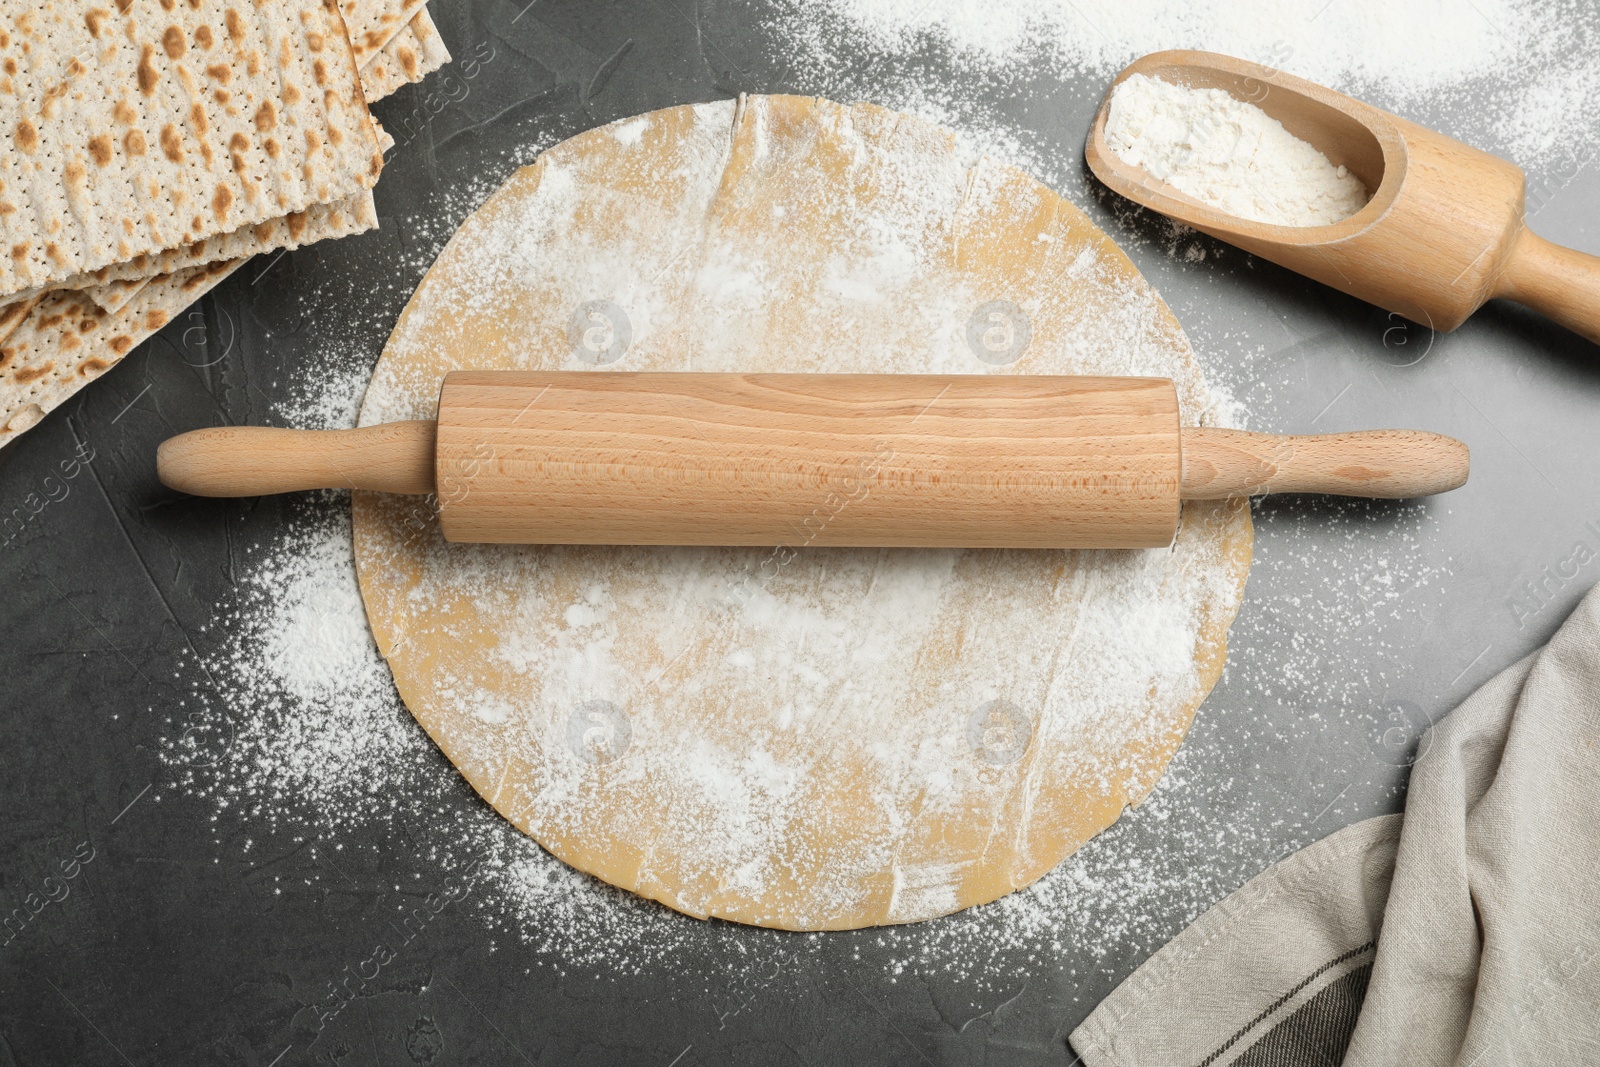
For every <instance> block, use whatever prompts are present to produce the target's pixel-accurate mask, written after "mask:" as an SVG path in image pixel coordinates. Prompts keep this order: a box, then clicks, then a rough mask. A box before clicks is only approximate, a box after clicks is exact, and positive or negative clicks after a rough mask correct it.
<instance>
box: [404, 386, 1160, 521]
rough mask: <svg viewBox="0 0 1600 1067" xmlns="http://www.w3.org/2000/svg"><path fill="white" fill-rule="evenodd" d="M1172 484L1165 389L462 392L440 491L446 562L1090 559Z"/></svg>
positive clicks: (449, 422) (445, 440) (447, 422)
mask: <svg viewBox="0 0 1600 1067" xmlns="http://www.w3.org/2000/svg"><path fill="white" fill-rule="evenodd" d="M1181 464H1182V457H1181V455H1180V452H1179V438H1178V401H1177V394H1176V391H1175V390H1174V388H1173V386H1172V383H1171V382H1169V381H1167V380H1165V379H1155V378H1089V377H1065V376H1043V375H1033V376H1027V375H1017V376H984V375H888V374H748V375H741V374H670V373H667V374H650V373H638V374H616V373H610V374H563V373H560V372H549V373H527V374H504V373H478V372H459V373H456V374H452V375H450V376H449V377H448V378H447V379H446V380H445V384H444V389H443V391H442V393H441V394H440V402H439V430H438V459H437V472H436V473H437V479H438V486H439V490H438V491H439V503H440V523H441V525H442V526H443V529H444V534H445V536H446V537H447V538H449V539H450V540H453V541H498V542H531V543H539V544H631V545H765V546H772V545H790V546H802V545H805V546H824V545H834V546H885V545H887V546H903V547H936V546H947V547H968V548H990V547H993V548H1062V547H1067V548H1078V547H1085V548H1086V547H1104V546H1116V547H1151V546H1159V545H1165V544H1167V543H1169V542H1170V541H1171V540H1172V536H1173V533H1174V531H1175V530H1176V528H1177V522H1178V483H1179V478H1180V475H1181Z"/></svg>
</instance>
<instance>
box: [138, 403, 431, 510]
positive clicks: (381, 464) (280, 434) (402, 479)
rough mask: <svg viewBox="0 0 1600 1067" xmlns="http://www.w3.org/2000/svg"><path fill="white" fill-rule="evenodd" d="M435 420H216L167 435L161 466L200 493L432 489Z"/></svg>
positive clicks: (175, 485) (166, 478)
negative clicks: (307, 423) (301, 425)
mask: <svg viewBox="0 0 1600 1067" xmlns="http://www.w3.org/2000/svg"><path fill="white" fill-rule="evenodd" d="M433 453H434V424H433V423H432V422H421V421H418V422H386V423H384V424H382V425H381V426H367V427H363V428H361V429H358V430H283V429H277V428H274V427H270V426H215V427H212V428H210V429H206V430H191V431H189V432H188V433H184V434H179V435H178V436H177V437H172V438H168V439H167V440H165V441H163V442H161V446H160V447H159V448H158V449H156V473H157V474H158V475H159V476H160V478H161V484H162V485H165V486H166V487H167V488H169V489H176V490H178V491H179V492H182V493H191V494H193V495H195V496H264V495H266V494H269V493H295V492H299V491H301V490H304V489H370V490H374V491H376V492H379V493H410V494H425V493H431V492H433V458H434V457H433Z"/></svg>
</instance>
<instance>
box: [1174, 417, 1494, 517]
mask: <svg viewBox="0 0 1600 1067" xmlns="http://www.w3.org/2000/svg"><path fill="white" fill-rule="evenodd" d="M1467 468H1468V456H1467V446H1466V445H1464V444H1462V443H1461V442H1460V441H1457V440H1456V439H1455V438H1453V437H1445V436H1443V435H1442V434H1436V433H1424V432H1422V431H1420V430H1358V431H1356V432H1354V433H1328V434H1315V435H1309V436H1284V435H1278V434H1267V433H1250V432H1248V431H1245V430H1218V429H1207V428H1200V429H1195V428H1189V429H1185V430H1184V431H1183V489H1182V492H1183V498H1184V499H1185V500H1223V499H1226V498H1228V497H1235V496H1259V495H1261V494H1263V493H1331V494H1333V495H1335V496H1367V497H1381V498H1387V499H1406V498H1409V497H1417V496H1432V495H1433V494H1434V493H1444V492H1449V491H1450V490H1451V489H1456V488H1459V487H1460V486H1462V485H1464V484H1465V483H1466V480H1467Z"/></svg>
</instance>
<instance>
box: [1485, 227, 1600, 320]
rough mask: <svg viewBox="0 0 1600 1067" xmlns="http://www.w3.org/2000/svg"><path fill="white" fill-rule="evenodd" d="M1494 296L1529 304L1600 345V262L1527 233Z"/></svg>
mask: <svg viewBox="0 0 1600 1067" xmlns="http://www.w3.org/2000/svg"><path fill="white" fill-rule="evenodd" d="M1494 295H1495V296H1503V297H1506V298H1508V299H1511V300H1515V301H1516V302H1517V303H1519V304H1526V305H1528V306H1529V307H1531V308H1533V309H1534V310H1535V311H1538V312H1542V313H1543V314H1545V315H1548V316H1549V317H1550V318H1552V319H1554V320H1555V321H1556V322H1559V323H1560V324H1561V325H1563V326H1565V327H1566V328H1567V329H1569V330H1571V331H1572V332H1573V333H1575V334H1578V335H1579V336H1580V337H1586V338H1588V339H1589V340H1591V341H1594V342H1595V343H1596V344H1600V256H1591V255H1589V254H1588V253H1585V252H1579V251H1577V250H1575V249H1571V248H1564V247H1562V246H1561V245H1558V244H1556V243H1554V242H1553V241H1546V240H1545V239H1544V238H1543V237H1540V236H1539V235H1538V234H1536V233H1534V232H1533V231H1532V230H1530V229H1527V228H1526V227H1524V228H1523V230H1522V232H1521V233H1520V234H1518V235H1517V243H1516V244H1514V245H1513V246H1512V247H1511V257H1510V259H1509V260H1507V262H1506V265H1505V268H1504V269H1503V270H1502V271H1501V274H1500V280H1499V283H1498V285H1497V286H1496V288H1495V293H1494Z"/></svg>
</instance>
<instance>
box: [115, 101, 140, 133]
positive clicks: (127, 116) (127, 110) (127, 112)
mask: <svg viewBox="0 0 1600 1067" xmlns="http://www.w3.org/2000/svg"><path fill="white" fill-rule="evenodd" d="M111 117H112V118H114V119H116V120H117V121H118V122H120V123H122V124H123V125H124V126H132V125H133V124H134V122H136V121H137V120H138V118H139V113H138V112H137V111H135V110H134V109H133V105H132V104H130V103H128V98H127V97H123V98H122V99H121V100H118V101H117V102H116V103H115V104H112V105H111Z"/></svg>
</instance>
